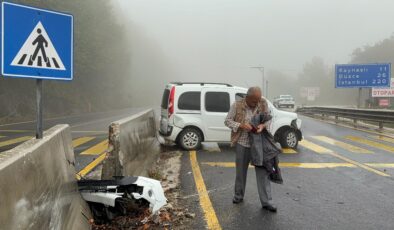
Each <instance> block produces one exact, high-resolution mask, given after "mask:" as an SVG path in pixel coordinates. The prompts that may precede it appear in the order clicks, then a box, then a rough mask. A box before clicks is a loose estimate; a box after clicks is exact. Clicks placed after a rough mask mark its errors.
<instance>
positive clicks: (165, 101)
mask: <svg viewBox="0 0 394 230" xmlns="http://www.w3.org/2000/svg"><path fill="white" fill-rule="evenodd" d="M169 96H170V90H169V89H165V90H164V93H163V98H162V99H161V108H162V109H167V108H168V97H169Z"/></svg>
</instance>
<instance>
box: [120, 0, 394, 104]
mask: <svg viewBox="0 0 394 230" xmlns="http://www.w3.org/2000/svg"><path fill="white" fill-rule="evenodd" d="M113 3H114V5H115V6H116V8H117V9H118V10H119V12H120V13H119V19H120V23H122V24H123V25H124V26H125V28H126V30H127V31H128V33H129V34H130V46H131V50H132V57H131V64H130V66H129V67H128V68H131V73H132V78H133V85H132V86H131V89H132V98H133V104H136V105H146V104H150V105H157V104H159V102H160V97H161V93H162V89H163V87H164V85H165V84H166V83H168V82H170V81H210V82H227V83H231V84H234V85H239V86H245V87H246V86H252V85H261V73H260V72H259V71H258V70H256V69H251V68H250V67H251V66H263V67H264V69H265V75H266V77H267V79H268V80H269V81H270V83H271V84H269V85H270V90H269V93H270V95H272V96H274V95H275V96H276V95H277V94H280V93H285V92H287V91H291V93H293V94H296V95H294V96H296V97H297V96H299V95H298V94H299V93H298V92H299V90H298V89H294V86H293V85H291V84H286V81H285V82H283V81H279V82H278V81H276V80H275V78H277V75H285V76H286V77H287V78H292V79H294V80H295V81H296V82H297V81H298V80H299V79H300V77H301V78H302V73H303V68H304V65H305V63H308V62H312V60H313V59H314V58H315V57H318V58H320V59H321V60H322V61H323V62H324V65H325V66H326V67H325V68H327V71H328V72H329V71H330V69H331V68H332V66H333V65H334V64H335V63H348V62H351V61H352V53H353V51H354V50H355V49H357V48H360V47H361V48H363V47H365V46H366V45H370V46H373V45H375V44H376V43H378V42H380V41H382V40H384V39H386V38H390V36H391V35H392V34H393V32H394V24H393V23H391V22H393V21H394V14H393V13H392V9H393V8H394V2H392V1H389V0H381V1H378V2H377V1H366V0H347V1H339V0H330V1H328V0H327V1H312V0H298V1H291V0H287V1H283V0H281V1H258V0H249V1H241V0H199V1H191V0H167V1H163V0H162V1H161V0H114V1H113ZM333 78H334V76H333V75H332V84H331V85H329V86H328V87H331V88H332V85H333V84H334V81H333ZM305 86H308V85H305ZM309 86H312V85H309ZM271 87H272V88H271ZM339 91H341V92H344V90H339ZM147 92H148V93H149V96H148V97H147V96H146V93H147ZM346 92H351V97H352V98H351V100H349V102H348V103H355V101H354V100H355V99H354V98H353V96H354V97H356V95H353V94H354V92H353V91H352V90H350V91H346ZM327 103H329V104H335V103H336V102H335V100H334V101H333V100H331V101H329V102H327ZM338 103H340V102H338Z"/></svg>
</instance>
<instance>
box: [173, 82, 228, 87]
mask: <svg viewBox="0 0 394 230" xmlns="http://www.w3.org/2000/svg"><path fill="white" fill-rule="evenodd" d="M171 84H174V85H188V84H197V85H201V86H203V85H225V86H228V87H232V85H230V84H227V83H217V82H171Z"/></svg>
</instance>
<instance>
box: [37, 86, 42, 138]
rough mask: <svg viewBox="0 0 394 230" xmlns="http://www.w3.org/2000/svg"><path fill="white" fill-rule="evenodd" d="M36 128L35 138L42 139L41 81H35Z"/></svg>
mask: <svg viewBox="0 0 394 230" xmlns="http://www.w3.org/2000/svg"><path fill="white" fill-rule="evenodd" d="M36 103H37V124H36V125H37V127H36V138H37V139H42V136H43V135H42V80H41V79H37V80H36Z"/></svg>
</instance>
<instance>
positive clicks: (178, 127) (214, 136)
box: [159, 82, 302, 150]
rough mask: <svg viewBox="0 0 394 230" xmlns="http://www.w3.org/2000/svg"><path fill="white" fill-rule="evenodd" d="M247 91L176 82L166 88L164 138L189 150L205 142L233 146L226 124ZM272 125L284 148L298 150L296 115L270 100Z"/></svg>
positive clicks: (161, 123)
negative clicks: (235, 102)
mask: <svg viewBox="0 0 394 230" xmlns="http://www.w3.org/2000/svg"><path fill="white" fill-rule="evenodd" d="M246 93H247V89H246V88H241V87H236V86H232V85H229V84H221V83H182V82H174V83H170V84H168V85H167V86H166V88H165V89H164V93H163V98H162V103H161V118H160V130H159V133H160V136H162V137H163V138H164V140H165V141H166V143H176V144H178V145H180V146H181V147H182V148H183V149H185V150H192V149H198V148H200V147H201V142H229V141H230V132H231V131H230V129H229V128H227V127H226V126H225V125H224V120H225V118H226V116H227V113H228V111H229V109H230V106H231V104H232V103H233V102H234V101H236V100H240V99H242V98H244V97H245V96H246ZM267 103H268V106H269V109H270V112H271V115H272V121H271V122H270V123H269V125H268V130H269V131H270V132H271V133H272V134H273V135H274V138H275V140H276V141H277V142H279V143H280V144H281V146H282V147H290V148H297V145H298V141H300V140H301V139H302V133H301V130H300V127H301V120H300V119H298V117H297V114H296V113H291V112H285V111H280V110H278V109H276V108H275V107H274V106H273V105H272V103H271V102H270V101H268V100H267Z"/></svg>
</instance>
